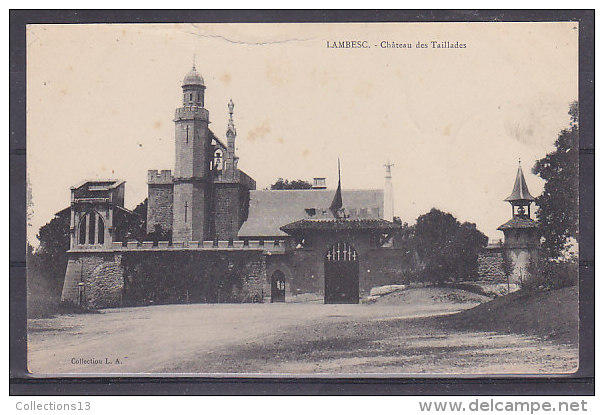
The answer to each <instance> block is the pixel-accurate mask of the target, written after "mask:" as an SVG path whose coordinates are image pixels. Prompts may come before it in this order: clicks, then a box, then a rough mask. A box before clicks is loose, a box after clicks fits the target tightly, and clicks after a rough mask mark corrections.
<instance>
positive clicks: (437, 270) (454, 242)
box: [413, 208, 488, 284]
mask: <svg viewBox="0 0 604 415" xmlns="http://www.w3.org/2000/svg"><path fill="white" fill-rule="evenodd" d="M487 242H488V238H487V237H486V236H485V235H484V234H483V233H482V232H480V231H479V230H477V229H476V225H475V224H473V223H469V222H464V223H462V224H460V223H459V222H458V221H457V219H455V217H454V216H453V215H451V214H450V213H445V212H442V211H441V210H438V209H435V208H433V209H432V210H430V212H429V213H426V214H424V215H421V216H419V217H418V218H417V222H416V224H415V232H414V236H413V243H414V246H415V249H416V250H417V253H418V255H419V258H420V260H421V262H422V263H423V265H424V266H423V269H422V271H421V277H422V279H423V280H424V281H427V282H432V283H437V284H442V283H444V282H446V281H448V280H458V279H471V278H475V277H476V276H477V271H478V253H479V251H480V249H481V248H482V247H484V246H486V244H487Z"/></svg>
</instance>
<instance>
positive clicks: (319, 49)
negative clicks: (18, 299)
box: [27, 22, 578, 246]
mask: <svg viewBox="0 0 604 415" xmlns="http://www.w3.org/2000/svg"><path fill="white" fill-rule="evenodd" d="M577 32H578V31H577V24H576V23H573V22H564V23H549V22H545V23H378V24H376V23H371V24H360V23H355V24H348V23H335V24H322V23H312V24H161V25H152V24H140V25H136V24H130V25H122V24H98V25H30V26H28V29H27V175H28V182H29V185H30V188H31V206H30V221H29V224H28V240H29V241H30V243H32V244H34V246H35V245H37V240H36V238H35V235H36V234H37V232H38V229H39V228H40V226H42V225H44V224H45V223H47V222H48V221H50V220H51V219H52V218H53V215H54V213H55V212H57V211H59V210H61V209H63V208H65V207H67V206H69V203H70V190H69V188H70V186H73V185H75V184H77V183H78V182H80V181H82V180H83V179H101V178H102V179H104V178H118V179H123V180H126V207H127V208H131V209H132V208H134V207H135V206H136V205H137V204H138V203H140V202H142V201H143V200H144V199H145V197H146V195H147V185H146V176H147V174H146V172H147V170H148V169H158V170H160V169H173V168H174V125H173V122H172V119H173V116H174V110H175V109H176V108H177V107H178V106H180V104H181V99H182V98H181V83H182V79H183V78H184V76H185V74H186V73H187V72H188V71H189V70H190V69H191V66H192V64H193V62H195V65H196V67H197V69H198V71H199V72H200V73H201V75H202V76H203V77H204V80H205V84H206V87H207V89H206V95H205V96H206V97H205V103H206V105H205V106H206V108H207V109H208V110H209V112H210V121H211V124H210V128H211V129H212V131H214V133H215V134H217V135H218V136H219V137H222V138H224V137H225V133H226V128H227V121H228V107H227V104H228V101H229V99H232V100H233V102H234V103H235V112H234V121H235V126H236V128H237V145H236V148H237V149H236V152H237V155H238V156H239V157H240V161H239V167H240V168H241V169H242V170H243V171H245V172H246V173H248V174H249V175H250V176H252V177H253V178H254V179H255V180H256V182H257V188H258V189H263V188H266V187H268V186H270V184H271V183H273V182H274V181H275V180H276V179H277V178H279V177H283V178H288V179H305V180H309V181H311V180H312V178H313V177H326V178H327V184H328V187H330V188H333V189H335V187H336V186H337V160H338V157H339V158H340V160H341V173H342V188H343V189H371V188H383V187H384V180H385V179H384V176H385V168H384V166H383V165H384V164H385V163H386V162H387V161H390V162H391V163H394V167H393V169H392V176H393V185H394V212H395V215H396V216H399V217H401V218H402V220H403V221H405V222H408V223H410V224H412V223H414V222H415V219H416V218H417V216H419V215H421V214H423V213H426V212H428V211H429V210H430V209H431V208H432V207H436V208H439V209H441V210H445V211H448V212H451V213H452V214H453V215H455V216H456V217H457V218H458V219H459V220H460V221H470V222H474V223H476V224H477V226H478V229H479V230H481V231H482V232H483V233H485V234H486V235H487V236H489V238H491V239H493V240H498V239H499V238H502V237H503V235H502V234H501V232H499V231H497V227H498V226H499V225H501V224H502V223H504V222H506V221H507V220H508V219H509V218H510V212H511V210H510V207H509V205H508V204H507V203H505V202H503V199H504V198H506V197H507V196H508V195H509V194H510V193H511V191H512V187H513V182H514V178H515V175H516V170H517V166H518V160H519V159H520V160H522V165H523V168H524V173H525V177H526V181H527V184H528V186H529V189H530V191H531V193H532V194H533V195H534V196H537V195H539V194H540V193H541V192H542V190H543V181H542V180H541V179H540V178H539V177H537V176H535V175H533V174H532V173H531V167H532V165H533V164H534V162H535V161H536V160H538V159H540V158H542V157H543V156H544V155H545V154H547V153H548V152H550V151H553V150H554V142H555V140H556V138H557V135H558V132H559V131H560V130H561V129H562V128H565V127H566V126H568V124H569V117H568V114H567V113H568V106H569V104H570V103H571V102H572V101H573V100H576V99H577V98H578V33H577ZM346 40H358V41H366V42H367V43H366V45H367V46H369V47H368V48H348V49H347V48H328V47H327V45H328V42H329V44H333V42H334V41H336V42H338V41H346ZM431 41H438V42H441V41H448V42H450V43H451V44H455V42H458V43H463V44H465V45H466V47H465V48H432V47H431V43H430V42H431ZM382 42H390V43H399V44H404V43H410V44H411V45H412V46H413V47H412V48H410V49H407V48H382V47H380V45H381V44H382ZM418 42H420V43H427V45H428V47H427V48H416V47H415V46H416V45H417V43H418Z"/></svg>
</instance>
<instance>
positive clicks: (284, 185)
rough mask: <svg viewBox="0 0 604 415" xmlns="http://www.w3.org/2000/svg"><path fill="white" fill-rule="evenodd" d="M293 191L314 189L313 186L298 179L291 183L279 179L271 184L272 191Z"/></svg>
mask: <svg viewBox="0 0 604 415" xmlns="http://www.w3.org/2000/svg"><path fill="white" fill-rule="evenodd" d="M292 189H312V184H310V183H309V182H307V181H305V180H301V179H297V180H292V181H291V182H290V181H289V180H287V179H285V180H283V178H282V177H279V178H278V179H277V181H276V182H275V183H273V184H271V190H292Z"/></svg>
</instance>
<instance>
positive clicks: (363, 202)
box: [239, 189, 384, 237]
mask: <svg viewBox="0 0 604 415" xmlns="http://www.w3.org/2000/svg"><path fill="white" fill-rule="evenodd" d="M334 193H335V190H334V189H312V190H253V191H251V192H250V208H249V215H248V219H247V221H246V222H244V223H243V226H242V227H241V229H240V230H239V236H240V237H255V236H261V237H271V236H287V234H286V233H285V232H283V231H282V230H281V227H282V226H284V225H287V224H289V223H292V222H296V221H298V220H301V219H310V218H311V216H309V213H307V212H306V210H305V209H316V215H315V216H314V218H324V219H330V218H333V216H332V214H331V212H329V210H328V209H329V205H330V204H331V201H332V199H333V195H334ZM342 200H343V204H344V209H346V211H347V212H350V211H351V210H352V209H356V210H357V211H359V210H360V209H367V211H366V212H364V216H365V217H366V218H374V219H376V218H380V217H381V216H382V215H383V206H384V191H383V190H382V189H373V190H343V191H342Z"/></svg>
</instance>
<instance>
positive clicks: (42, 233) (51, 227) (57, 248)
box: [31, 209, 70, 294]
mask: <svg viewBox="0 0 604 415" xmlns="http://www.w3.org/2000/svg"><path fill="white" fill-rule="evenodd" d="M69 215H70V211H69V209H64V210H62V211H61V212H59V213H57V214H56V216H55V217H54V218H53V219H52V220H51V221H50V222H48V223H47V224H46V225H44V226H42V227H41V228H40V230H39V231H38V235H36V237H37V238H38V240H39V241H40V245H39V246H38V248H37V249H36V250H35V252H34V253H33V256H32V257H31V260H32V266H34V267H35V268H37V271H38V272H39V273H40V276H41V277H42V278H43V279H44V280H45V281H46V283H47V285H48V286H49V287H51V290H52V293H53V294H57V293H59V294H60V292H61V288H62V287H63V278H64V277H65V269H66V268H67V250H69V220H70V216H69ZM34 258H35V259H34Z"/></svg>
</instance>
